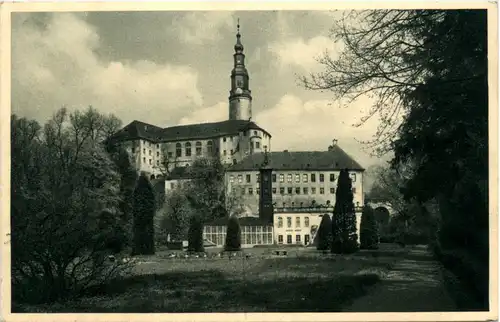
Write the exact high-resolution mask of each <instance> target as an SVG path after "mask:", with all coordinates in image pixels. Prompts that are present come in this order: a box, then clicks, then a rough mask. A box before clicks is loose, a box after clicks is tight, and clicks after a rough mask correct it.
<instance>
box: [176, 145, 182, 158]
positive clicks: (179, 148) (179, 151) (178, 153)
mask: <svg viewBox="0 0 500 322" xmlns="http://www.w3.org/2000/svg"><path fill="white" fill-rule="evenodd" d="M175 155H176V156H178V157H181V156H182V146H181V144H180V143H177V144H176V145H175Z"/></svg>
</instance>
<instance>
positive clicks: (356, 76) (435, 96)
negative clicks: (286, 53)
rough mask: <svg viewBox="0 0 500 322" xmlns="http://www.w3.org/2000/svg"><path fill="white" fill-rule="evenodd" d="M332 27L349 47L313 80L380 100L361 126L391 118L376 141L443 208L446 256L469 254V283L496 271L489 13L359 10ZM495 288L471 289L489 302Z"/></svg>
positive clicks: (413, 195) (316, 85)
mask: <svg viewBox="0 0 500 322" xmlns="http://www.w3.org/2000/svg"><path fill="white" fill-rule="evenodd" d="M332 33H333V35H334V36H335V38H336V40H338V41H341V42H342V44H343V45H344V49H343V50H342V52H341V53H340V54H339V55H338V56H337V57H336V58H332V57H329V56H328V54H326V55H325V56H324V57H323V58H322V59H321V60H320V63H322V64H323V66H324V68H325V70H324V71H323V72H320V73H318V74H315V75H312V76H311V77H308V78H303V81H304V85H305V86H306V87H307V88H310V89H317V90H331V91H332V92H333V93H334V95H335V96H336V98H339V99H342V98H347V99H348V100H356V99H357V98H359V97H361V96H363V95H371V96H372V97H373V98H374V102H375V104H374V105H373V106H372V109H371V110H370V112H369V113H368V115H366V116H365V117H364V118H363V119H362V120H361V122H360V124H358V125H361V124H362V123H364V122H366V121H367V120H368V119H370V118H371V117H373V116H374V115H378V116H379V118H380V119H381V122H380V127H379V129H378V131H377V133H376V136H375V140H373V141H372V142H366V143H367V147H368V148H370V149H373V150H374V152H375V153H378V154H383V153H385V152H387V151H389V150H392V151H393V152H394V156H395V157H394V159H393V160H392V166H393V168H394V169H397V170H399V169H400V168H401V166H406V165H408V164H411V165H412V173H411V175H409V176H408V177H406V178H405V179H404V184H403V188H404V189H403V191H402V192H403V193H404V196H405V199H406V201H408V202H410V201H411V200H412V199H416V201H417V202H418V203H419V204H420V205H422V206H424V207H426V208H431V207H430V206H429V205H432V208H434V209H437V211H436V212H435V213H433V214H432V215H433V216H435V217H436V219H437V223H438V228H437V229H436V241H435V243H436V247H435V249H436V252H437V254H440V255H439V256H451V257H453V258H462V259H463V258H468V260H467V261H468V262H467V263H465V262H463V265H462V264H460V265H458V264H457V262H455V264H454V265H450V269H452V270H453V271H454V272H456V273H457V274H458V275H459V276H461V278H462V280H463V281H465V282H467V277H465V276H466V275H467V274H466V273H464V272H466V271H469V275H470V272H471V270H472V272H473V273H472V275H474V276H489V274H488V272H487V268H488V267H489V264H488V263H489V243H488V240H489V226H488V218H489V216H488V168H489V167H488V166H489V165H488V145H487V142H488V68H487V67H488V57H487V11H486V10H375V11H360V12H349V13H348V14H346V15H345V16H344V17H343V18H342V19H339V20H338V21H336V23H335V25H334V28H333V30H332ZM348 103H349V101H348ZM436 206H437V207H436ZM407 214H408V213H407ZM462 259H460V260H458V262H460V261H462ZM460 267H461V268H460ZM462 268H463V269H462ZM479 268H481V269H479ZM480 270H482V271H480ZM469 280H470V279H469ZM487 285H488V278H482V279H481V280H480V281H479V280H478V281H476V282H474V283H472V285H471V286H470V287H471V291H472V292H473V293H475V294H477V295H478V300H479V302H482V303H483V304H482V308H484V307H488V294H489V292H488V286H487Z"/></svg>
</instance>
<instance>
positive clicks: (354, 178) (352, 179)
mask: <svg viewBox="0 0 500 322" xmlns="http://www.w3.org/2000/svg"><path fill="white" fill-rule="evenodd" d="M351 181H352V182H356V174H355V173H351Z"/></svg>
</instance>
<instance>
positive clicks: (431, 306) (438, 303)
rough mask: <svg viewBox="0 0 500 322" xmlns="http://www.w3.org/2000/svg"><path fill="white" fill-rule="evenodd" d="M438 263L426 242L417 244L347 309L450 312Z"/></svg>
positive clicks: (449, 298)
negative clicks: (423, 244) (425, 244)
mask: <svg viewBox="0 0 500 322" xmlns="http://www.w3.org/2000/svg"><path fill="white" fill-rule="evenodd" d="M456 310H457V308H456V306H455V304H454V302H453V300H452V299H451V297H450V296H449V295H448V293H447V292H446V290H445V287H444V284H443V281H442V276H441V271H440V267H439V263H437V262H436V261H435V260H434V259H433V258H432V255H431V254H430V252H429V251H428V250H427V248H426V247H425V246H414V247H412V248H411V249H410V250H409V252H408V253H407V254H406V255H405V256H404V258H403V259H402V260H401V261H399V262H397V263H396V264H395V265H394V267H393V268H392V269H391V271H389V273H388V274H387V275H386V276H385V277H384V278H383V279H382V281H380V282H379V283H377V285H376V286H374V287H373V288H372V289H371V290H370V291H369V293H368V294H367V295H365V296H364V297H361V298H359V299H357V300H356V301H355V302H354V303H353V304H352V305H351V306H350V307H347V308H346V309H345V310H344V312H429V311H434V312H450V311H456Z"/></svg>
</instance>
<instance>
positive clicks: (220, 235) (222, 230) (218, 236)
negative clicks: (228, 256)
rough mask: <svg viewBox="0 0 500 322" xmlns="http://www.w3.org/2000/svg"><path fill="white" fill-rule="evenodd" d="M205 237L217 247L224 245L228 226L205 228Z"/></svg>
mask: <svg viewBox="0 0 500 322" xmlns="http://www.w3.org/2000/svg"><path fill="white" fill-rule="evenodd" d="M203 230H204V231H203V237H204V238H205V239H206V240H208V241H209V242H212V243H214V244H216V245H224V243H225V242H226V226H205V228H204V229H203Z"/></svg>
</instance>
